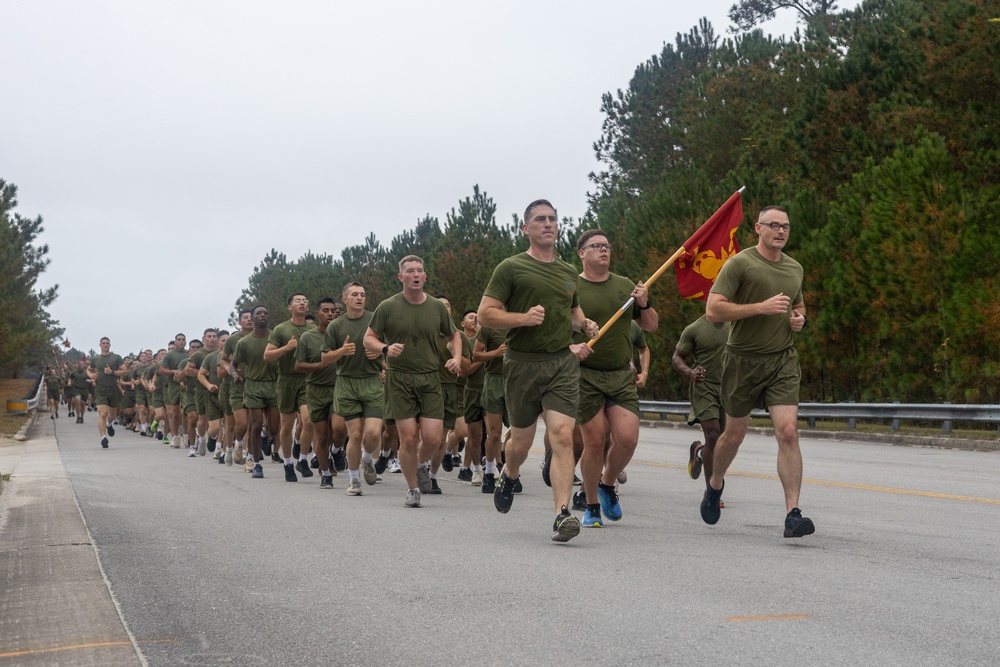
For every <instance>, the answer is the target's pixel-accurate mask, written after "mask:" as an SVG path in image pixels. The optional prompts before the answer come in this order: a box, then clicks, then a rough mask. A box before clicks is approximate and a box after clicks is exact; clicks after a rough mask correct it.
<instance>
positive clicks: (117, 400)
mask: <svg viewBox="0 0 1000 667" xmlns="http://www.w3.org/2000/svg"><path fill="white" fill-rule="evenodd" d="M121 398H122V393H121V392H120V391H119V390H118V387H113V388H111V389H104V388H99V389H95V391H94V402H95V403H96V404H97V405H106V406H108V407H109V408H117V407H118V406H119V405H120V404H121Z"/></svg>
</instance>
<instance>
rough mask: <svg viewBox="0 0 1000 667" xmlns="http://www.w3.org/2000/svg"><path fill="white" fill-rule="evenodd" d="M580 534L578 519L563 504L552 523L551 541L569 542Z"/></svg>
mask: <svg viewBox="0 0 1000 667" xmlns="http://www.w3.org/2000/svg"><path fill="white" fill-rule="evenodd" d="M579 534H580V520H579V519H577V518H576V517H575V516H573V515H572V514H570V512H569V510H568V509H566V506H565V505H563V508H562V512H559V515H558V516H557V517H556V520H555V522H554V523H553V524H552V541H553V542H569V541H570V540H572V539H573V538H574V537H576V536H577V535H579Z"/></svg>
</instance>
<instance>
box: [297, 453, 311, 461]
mask: <svg viewBox="0 0 1000 667" xmlns="http://www.w3.org/2000/svg"><path fill="white" fill-rule="evenodd" d="M308 460H309V457H308V456H307V455H305V454H299V461H308Z"/></svg>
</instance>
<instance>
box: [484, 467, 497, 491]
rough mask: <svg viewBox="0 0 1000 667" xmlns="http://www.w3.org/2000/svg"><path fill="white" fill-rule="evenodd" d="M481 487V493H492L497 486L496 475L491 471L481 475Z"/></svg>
mask: <svg viewBox="0 0 1000 667" xmlns="http://www.w3.org/2000/svg"><path fill="white" fill-rule="evenodd" d="M482 486H483V488H482V489H481V490H482V492H483V493H493V491H494V490H495V489H496V488H497V476H496V475H494V474H493V473H491V472H488V473H486V474H485V475H483V483H482Z"/></svg>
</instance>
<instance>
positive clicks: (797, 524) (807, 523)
mask: <svg viewBox="0 0 1000 667" xmlns="http://www.w3.org/2000/svg"><path fill="white" fill-rule="evenodd" d="M815 532H816V526H814V525H813V522H812V519H810V518H809V517H804V516H802V510H800V509H799V508H798V507H793V508H792V511H791V512H789V513H788V516H786V517H785V537H805V536H806V535H812V534H813V533H815Z"/></svg>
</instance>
